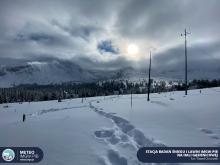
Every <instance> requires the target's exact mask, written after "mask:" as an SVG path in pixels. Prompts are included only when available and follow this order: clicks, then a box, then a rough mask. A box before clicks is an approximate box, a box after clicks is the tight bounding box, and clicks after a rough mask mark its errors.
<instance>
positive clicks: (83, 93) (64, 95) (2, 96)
mask: <svg viewBox="0 0 220 165" xmlns="http://www.w3.org/2000/svg"><path fill="white" fill-rule="evenodd" d="M151 81H152V83H151V89H150V90H151V91H150V92H158V93H160V92H168V91H177V90H178V91H179V90H184V89H185V86H184V83H182V81H177V82H173V81H169V82H166V81H153V80H151ZM147 85H148V82H147V81H140V82H130V81H128V80H108V81H102V82H96V83H63V84H49V85H37V84H31V85H19V86H16V87H11V88H0V104H2V103H12V102H32V101H47V100H59V101H61V100H62V99H70V98H84V97H94V96H108V95H121V94H130V93H133V94H144V93H147ZM218 86H220V80H193V81H190V82H189V84H188V88H189V89H201V88H209V87H218Z"/></svg>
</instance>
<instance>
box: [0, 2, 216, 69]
mask: <svg viewBox="0 0 220 165" xmlns="http://www.w3.org/2000/svg"><path fill="white" fill-rule="evenodd" d="M219 8H220V1H219V0H209V1H207V0H181V1H179V0H122V1H118V0H111V1H110V0H44V1H43V0H30V1H26V0H17V1H13V0H1V1H0V22H1V24H0V58H1V59H3V58H4V59H7V58H8V59H19V60H18V61H19V62H20V61H21V59H28V60H30V61H31V60H36V59H38V61H39V60H40V59H42V60H43V59H44V60H46V59H45V58H48V59H50V58H51V60H52V59H53V58H55V59H64V60H66V59H68V60H73V61H75V62H81V64H82V65H84V66H85V67H86V66H87V67H91V68H96V67H97V68H99V69H100V68H105V69H106V68H107V67H109V68H113V67H114V68H117V67H121V66H128V65H133V66H146V63H147V62H146V61H144V60H142V59H141V60H140V61H135V60H134V61H132V59H130V60H128V59H127V57H126V55H125V54H126V52H123V51H121V50H124V49H126V44H125V43H124V41H125V40H126V41H128V44H129V43H132V42H135V43H136V44H137V45H138V46H139V47H140V51H141V50H144V51H141V52H140V54H148V52H146V51H148V50H147V48H148V47H150V46H156V47H157V48H158V49H159V50H160V48H161V47H162V48H163V49H162V50H163V51H160V53H158V54H156V53H155V57H154V58H155V59H154V60H155V61H154V62H155V66H157V67H158V68H160V69H177V68H178V67H179V66H184V65H183V62H184V58H183V53H184V50H183V47H182V46H178V45H180V44H183V42H184V41H183V38H181V37H180V33H181V32H183V30H184V28H187V30H191V32H192V34H191V36H190V38H189V41H190V42H189V63H190V67H192V66H193V68H196V67H201V66H202V65H204V63H205V61H206V62H207V61H209V62H207V63H206V65H205V67H206V69H207V70H208V69H210V70H211V69H212V68H214V67H217V64H218V62H219V59H220V50H219V49H218V47H219V42H218V41H216V40H219V38H220V33H219V29H220V21H219V18H220V12H219ZM189 27H190V29H189ZM109 39H110V40H111V42H112V43H114V45H112V43H111V44H110V43H105V42H103V41H108V40H109ZM203 43H204V44H203ZM117 44H118V45H117ZM145 46H146V48H145ZM142 47H143V48H142ZM100 50H102V51H100ZM109 52H110V53H109ZM111 53H113V54H114V53H117V54H118V55H117V56H114V55H111ZM82 59H83V60H82Z"/></svg>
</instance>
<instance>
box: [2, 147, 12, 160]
mask: <svg viewBox="0 0 220 165" xmlns="http://www.w3.org/2000/svg"><path fill="white" fill-rule="evenodd" d="M2 158H3V160H4V161H6V162H11V161H12V160H14V158H15V152H14V151H13V150H12V149H10V148H7V149H5V150H4V151H3V152H2Z"/></svg>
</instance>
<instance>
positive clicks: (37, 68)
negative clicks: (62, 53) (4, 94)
mask: <svg viewBox="0 0 220 165" xmlns="http://www.w3.org/2000/svg"><path fill="white" fill-rule="evenodd" d="M98 78H99V77H97V76H96V75H95V74H93V73H91V72H89V71H87V70H84V69H82V68H81V67H80V66H78V65H76V64H73V63H69V62H60V61H52V62H50V63H47V62H38V61H35V62H29V63H27V64H26V65H21V66H13V67H2V68H0V86H1V87H8V86H12V85H19V84H34V83H36V84H50V83H62V82H70V81H72V82H91V81H94V80H97V79H98Z"/></svg>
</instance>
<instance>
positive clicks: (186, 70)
mask: <svg viewBox="0 0 220 165" xmlns="http://www.w3.org/2000/svg"><path fill="white" fill-rule="evenodd" d="M188 34H190V33H189V32H187V31H186V29H185V30H184V34H181V36H184V37H185V95H187V90H188V80H187V79H188V77H187V76H188V75H187V72H188V69H187V67H188V66H187V38H186V36H187V35H188Z"/></svg>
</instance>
